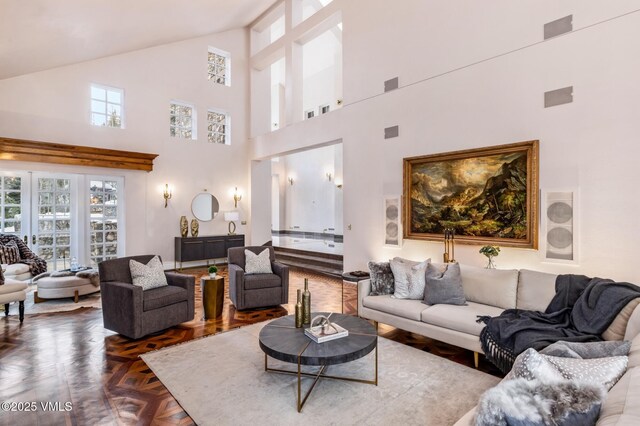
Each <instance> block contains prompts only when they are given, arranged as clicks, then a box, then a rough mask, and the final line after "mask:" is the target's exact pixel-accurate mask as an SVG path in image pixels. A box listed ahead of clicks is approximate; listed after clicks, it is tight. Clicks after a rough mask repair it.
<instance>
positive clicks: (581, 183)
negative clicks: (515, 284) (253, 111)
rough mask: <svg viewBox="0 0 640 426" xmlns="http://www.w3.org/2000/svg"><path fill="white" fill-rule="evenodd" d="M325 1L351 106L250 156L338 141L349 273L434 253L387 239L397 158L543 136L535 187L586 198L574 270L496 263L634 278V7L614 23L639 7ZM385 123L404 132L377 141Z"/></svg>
mask: <svg viewBox="0 0 640 426" xmlns="http://www.w3.org/2000/svg"><path fill="white" fill-rule="evenodd" d="M331 5H334V7H340V9H341V10H342V20H343V23H344V34H343V52H344V73H343V76H344V99H345V107H344V108H342V109H341V110H337V111H333V112H331V113H329V114H327V115H325V116H322V117H318V118H317V119H314V120H308V121H304V122H302V123H297V124H295V125H291V126H289V127H287V128H285V129H281V130H280V131H278V132H274V133H271V134H265V135H260V136H257V137H255V138H254V140H253V147H252V153H251V156H252V157H255V158H263V157H266V156H270V155H277V154H278V153H280V152H287V151H290V150H293V149H300V146H301V145H302V146H308V147H310V146H313V145H315V144H321V143H324V142H326V141H331V140H335V139H339V138H342V140H343V149H344V189H343V191H344V220H345V241H344V242H345V246H344V255H345V269H346V270H352V269H363V268H366V262H367V261H368V260H371V259H374V260H382V259H387V258H389V257H392V256H396V255H400V256H405V257H409V258H414V259H421V258H426V257H431V258H433V259H441V256H442V251H443V249H442V244H440V243H435V242H434V243H430V242H422V241H410V240H405V242H404V245H403V247H402V248H401V249H392V248H385V247H383V245H382V243H383V226H382V211H381V210H382V197H383V195H387V194H393V193H395V194H401V192H402V159H403V158H404V157H408V156H415V155H424V154H433V153H439V152H447V151H453V150H459V149H468V148H475V147H482V146H490V145H497V144H504V143H511V142H518V141H526V140H531V139H539V140H540V187H541V188H542V189H552V188H566V187H577V188H579V191H580V204H579V206H578V208H577V213H578V215H579V219H580V224H581V225H580V230H579V237H580V259H579V263H578V265H566V264H557V263H548V262H545V261H544V259H543V252H542V251H537V250H522V249H513V248H504V249H503V250H502V252H501V254H500V256H499V257H498V258H497V264H498V266H499V267H501V268H530V269H536V270H543V271H550V272H567V273H570V272H578V273H584V274H587V275H598V276H605V277H611V278H614V279H618V280H629V281H635V282H639V281H640V273H638V270H637V268H636V267H635V259H636V249H637V235H640V223H639V222H638V221H637V212H638V210H639V209H640V199H639V198H638V197H637V196H636V195H635V194H636V192H637V183H638V182H640V168H638V167H637V166H636V164H635V163H636V162H637V159H636V157H637V155H638V153H640V148H638V144H637V135H638V134H640V120H638V119H637V111H639V110H640V84H639V83H638V78H637V76H638V75H640V56H638V55H637V52H638V51H640V13H632V14H629V15H626V16H621V15H623V14H625V13H627V12H630V11H633V10H635V9H636V7H637V3H636V2H632V1H619V2H615V3H606V4H605V3H603V2H599V1H596V0H587V1H584V0H582V1H577V0H573V1H564V2H555V1H551V0H545V1H537V0H536V1H534V0H527V1H521V2H512V1H508V0H494V1H492V2H489V3H487V2H475V1H473V0H458V1H454V2H447V4H446V6H445V5H443V3H442V2H436V1H424V0H407V1H403V2H396V3H394V4H393V7H389V3H388V2H386V1H383V0H367V1H365V0H334V2H333V3H331ZM569 14H573V15H574V20H573V25H574V31H573V32H572V33H570V34H567V35H564V36H561V37H557V38H554V39H550V40H547V41H545V42H543V41H542V38H543V36H542V34H543V25H544V23H546V22H549V21H552V20H555V19H558V18H561V17H564V16H566V15H569ZM612 18H615V19H612ZM381 56H383V57H384V60H381ZM396 76H398V77H399V80H400V86H401V88H400V89H398V90H395V91H393V92H389V93H387V94H383V93H382V92H383V82H384V80H387V79H389V78H393V77H396ZM570 85H572V86H573V87H574V102H573V103H571V104H567V105H562V106H557V107H553V108H548V109H545V108H544V107H543V93H544V92H545V91H548V90H553V89H557V88H561V87H565V86H570ZM392 125H399V126H400V137H398V138H395V139H389V140H384V138H383V129H384V128H385V127H388V126H392ZM348 225H352V230H351V231H349V230H347V229H346V228H347V226H348ZM541 236H542V234H541ZM540 246H541V247H542V246H543V245H542V244H541V245H540ZM478 249H479V247H478V246H458V247H456V257H457V259H458V260H459V261H460V262H462V263H467V264H474V265H478V266H483V265H484V261H485V258H484V257H483V256H482V255H480V254H479V253H478Z"/></svg>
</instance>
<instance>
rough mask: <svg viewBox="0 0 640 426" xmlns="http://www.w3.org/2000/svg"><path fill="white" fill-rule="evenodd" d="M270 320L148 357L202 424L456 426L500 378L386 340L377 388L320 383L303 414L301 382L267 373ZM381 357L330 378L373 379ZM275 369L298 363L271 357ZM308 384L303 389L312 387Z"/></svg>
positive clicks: (337, 370)
mask: <svg viewBox="0 0 640 426" xmlns="http://www.w3.org/2000/svg"><path fill="white" fill-rule="evenodd" d="M263 326H264V323H262V324H254V325H251V326H247V327H243V328H241V329H239V330H233V331H229V332H226V333H221V334H217V335H215V336H211V337H206V338H203V339H199V340H195V341H192V342H188V343H184V344H180V345H176V346H172V347H169V348H166V349H162V350H159V351H155V352H150V353H148V354H145V355H142V359H143V360H144V361H145V362H146V363H147V365H149V367H150V368H151V369H152V370H153V372H154V373H155V374H156V375H157V376H158V378H159V379H160V381H161V382H162V383H163V384H164V385H165V386H166V387H167V388H168V389H169V391H170V392H171V394H172V395H173V396H174V397H175V398H176V399H177V400H178V402H179V403H180V405H182V407H183V408H184V409H185V410H186V411H187V413H189V415H190V416H191V417H192V418H193V420H194V421H195V422H196V423H197V424H198V425H244V424H273V425H300V424H302V425H332V424H340V425H352V424H353V425H355V424H366V425H389V424H404V425H407V424H420V425H438V426H441V425H451V424H453V423H455V422H456V421H457V420H458V419H459V418H460V417H462V416H463V415H464V414H465V413H466V412H467V411H468V410H469V409H471V408H472V407H473V406H474V405H475V404H476V402H477V401H478V398H479V396H480V395H481V394H482V392H484V391H485V390H486V389H488V388H490V387H492V386H495V385H496V384H497V383H498V382H499V379H498V378H497V377H493V376H491V375H488V374H485V373H482V372H480V371H477V370H474V369H471V368H468V367H465V366H463V365H460V364H456V363H454V362H452V361H449V360H447V359H444V358H440V357H437V356H435V355H431V354H429V353H426V352H423V351H420V350H418V349H414V348H412V347H409V346H406V345H403V344H400V343H396V342H393V341H391V340H388V339H385V338H382V337H381V338H379V341H378V344H379V378H378V386H377V387H376V386H374V385H368V384H361V383H353V382H345V381H337V380H329V379H321V380H320V381H319V382H318V384H317V385H316V387H315V389H314V390H313V392H312V394H311V396H310V397H309V399H308V400H307V403H306V404H305V406H304V407H303V409H302V413H298V412H297V409H296V390H297V381H296V380H297V379H296V378H295V377H294V376H289V375H284V374H277V373H268V372H265V371H264V353H263V352H262V351H261V350H260V347H259V344H258V334H259V332H260V330H261V329H262V327H263ZM373 357H374V353H373V352H372V353H370V354H369V355H367V356H366V357H364V358H362V359H360V360H357V361H354V362H351V363H348V364H342V365H337V366H331V367H328V368H327V370H326V374H333V375H343V376H344V375H346V376H349V377H359V378H364V379H372V378H373V375H374V370H373V366H374V364H373V361H374V358H373ZM269 366H270V367H275V368H286V369H293V368H295V365H293V364H287V363H282V362H279V361H276V360H273V359H271V358H269ZM311 380H312V379H310V378H308V379H306V380H303V382H302V386H303V392H304V391H305V390H306V389H307V388H308V387H309V386H310V383H311Z"/></svg>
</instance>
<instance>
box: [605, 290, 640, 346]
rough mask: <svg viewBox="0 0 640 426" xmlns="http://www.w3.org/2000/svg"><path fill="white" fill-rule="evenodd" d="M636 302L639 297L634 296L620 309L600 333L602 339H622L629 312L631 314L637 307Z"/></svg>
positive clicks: (638, 301) (639, 301)
mask: <svg viewBox="0 0 640 426" xmlns="http://www.w3.org/2000/svg"><path fill="white" fill-rule="evenodd" d="M638 303H640V297H636V298H635V299H633V300H632V301H631V302H629V303H627V304H626V305H625V307H624V308H622V309H621V310H620V312H619V313H618V315H617V316H616V317H615V318H614V319H613V321H612V322H611V324H609V327H608V328H607V329H606V330H605V331H604V332H603V333H602V338H603V339H604V340H624V336H625V333H626V331H627V324H628V323H629V319H630V318H631V314H633V311H634V310H635V309H636V307H638Z"/></svg>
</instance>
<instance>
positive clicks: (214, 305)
mask: <svg viewBox="0 0 640 426" xmlns="http://www.w3.org/2000/svg"><path fill="white" fill-rule="evenodd" d="M200 287H202V305H203V307H204V319H205V320H207V319H213V318H217V317H219V316H220V315H222V306H223V305H224V278H223V277H221V276H217V277H215V278H209V277H203V278H202V279H201V280H200Z"/></svg>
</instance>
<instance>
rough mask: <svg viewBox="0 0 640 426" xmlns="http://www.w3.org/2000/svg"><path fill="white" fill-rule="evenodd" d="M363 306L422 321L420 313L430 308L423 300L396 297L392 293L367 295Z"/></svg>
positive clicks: (363, 300)
mask: <svg viewBox="0 0 640 426" xmlns="http://www.w3.org/2000/svg"><path fill="white" fill-rule="evenodd" d="M362 306H364V307H366V308H369V309H375V310H376V311H381V312H386V313H388V314H391V315H395V316H398V317H402V318H407V319H411V320H415V321H420V314H421V313H422V311H424V310H425V309H428V307H427V306H426V305H425V304H424V303H422V300H412V299H396V298H395V297H391V295H390V294H385V295H381V296H365V297H364V299H362Z"/></svg>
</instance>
